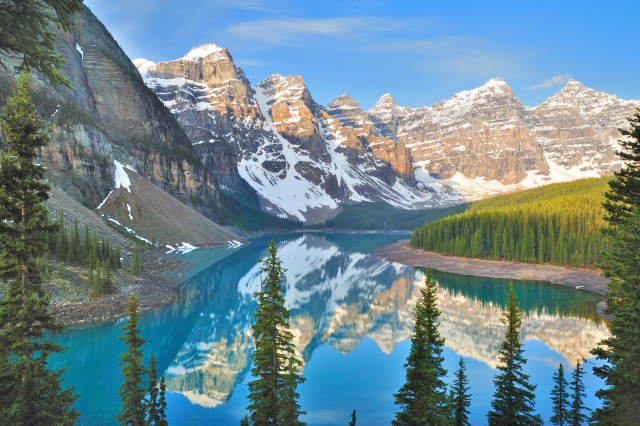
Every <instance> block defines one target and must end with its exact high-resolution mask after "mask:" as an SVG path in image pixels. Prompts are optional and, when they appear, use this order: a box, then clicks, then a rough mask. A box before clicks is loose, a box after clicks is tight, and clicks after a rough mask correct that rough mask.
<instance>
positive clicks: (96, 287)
mask: <svg viewBox="0 0 640 426" xmlns="http://www.w3.org/2000/svg"><path fill="white" fill-rule="evenodd" d="M102 293H103V291H102V277H101V274H100V261H99V260H98V259H96V270H95V273H94V274H93V294H94V295H96V296H100V295H102Z"/></svg>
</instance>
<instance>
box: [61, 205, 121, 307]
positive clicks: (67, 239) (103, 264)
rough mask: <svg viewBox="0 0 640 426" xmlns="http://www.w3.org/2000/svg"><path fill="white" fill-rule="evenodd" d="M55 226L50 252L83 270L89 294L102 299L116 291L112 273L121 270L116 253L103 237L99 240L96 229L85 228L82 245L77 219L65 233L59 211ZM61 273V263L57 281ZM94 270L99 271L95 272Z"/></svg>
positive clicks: (62, 216) (65, 229) (62, 213)
mask: <svg viewBox="0 0 640 426" xmlns="http://www.w3.org/2000/svg"><path fill="white" fill-rule="evenodd" d="M57 226H58V232H57V234H56V238H55V240H54V241H55V243H52V242H51V241H50V243H49V252H50V253H51V254H52V255H53V256H54V257H55V258H56V259H58V260H59V261H60V262H66V263H68V264H72V265H75V266H83V267H86V268H87V272H88V275H89V286H88V287H89V290H90V293H91V294H92V295H94V296H102V295H104V294H108V293H113V292H114V291H115V285H114V282H113V272H114V271H116V270H117V269H118V268H119V267H120V262H119V261H118V250H117V249H115V248H112V247H111V246H110V243H109V241H108V240H107V239H106V238H103V239H102V241H99V240H98V237H97V232H96V230H95V229H94V230H93V232H90V231H89V228H88V227H85V232H84V242H81V241H80V230H79V228H78V219H77V218H76V219H75V220H74V225H73V228H72V229H71V230H68V229H67V228H66V226H65V224H64V212H63V210H62V209H60V214H59V218H58V222H57ZM92 235H93V236H92ZM65 253H66V254H65ZM98 265H99V266H100V268H99V269H98ZM61 270H62V264H60V278H62V275H61V274H62V272H61ZM96 271H99V272H98V273H96Z"/></svg>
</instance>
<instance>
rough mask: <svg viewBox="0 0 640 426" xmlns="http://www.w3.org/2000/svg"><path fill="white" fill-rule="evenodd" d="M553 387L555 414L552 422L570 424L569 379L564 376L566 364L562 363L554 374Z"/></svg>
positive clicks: (563, 425)
mask: <svg viewBox="0 0 640 426" xmlns="http://www.w3.org/2000/svg"><path fill="white" fill-rule="evenodd" d="M553 383H554V385H553V389H552V390H551V402H552V403H553V409H552V411H553V416H551V419H550V420H551V423H552V424H554V425H558V426H565V425H567V424H569V419H568V417H569V416H568V415H569V413H568V408H569V401H568V396H569V394H568V393H567V387H568V386H569V384H568V383H567V379H565V377H564V366H563V365H562V364H560V365H559V366H558V370H557V371H556V372H555V373H554V374H553Z"/></svg>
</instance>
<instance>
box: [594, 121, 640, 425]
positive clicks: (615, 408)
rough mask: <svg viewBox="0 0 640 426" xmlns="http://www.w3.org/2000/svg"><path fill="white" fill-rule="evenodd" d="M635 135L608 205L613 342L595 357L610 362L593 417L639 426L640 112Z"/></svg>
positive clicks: (628, 139) (629, 135)
mask: <svg viewBox="0 0 640 426" xmlns="http://www.w3.org/2000/svg"><path fill="white" fill-rule="evenodd" d="M630 123H631V128H630V130H622V129H621V130H622V134H623V135H624V136H625V139H623V140H621V141H620V144H621V145H622V146H623V148H624V151H621V152H618V153H617V154H618V155H619V156H620V157H621V158H622V159H623V160H624V161H625V162H626V165H625V167H624V168H623V169H622V170H621V171H620V172H618V173H616V174H615V178H614V179H613V180H611V182H610V183H609V191H608V192H607V193H606V194H605V201H604V203H603V204H602V205H603V207H604V210H605V217H604V219H605V220H606V222H607V227H606V228H604V229H603V233H604V234H605V235H606V236H607V237H608V238H609V241H610V245H609V250H608V251H607V252H606V253H604V262H603V263H602V269H603V271H604V275H605V276H606V277H608V278H609V279H610V282H609V284H607V290H608V291H609V292H608V295H607V308H606V309H605V313H606V314H608V315H612V316H613V319H612V320H611V321H610V322H609V324H608V325H609V331H610V332H611V337H609V338H608V339H604V340H603V341H602V342H600V345H601V346H600V347H598V348H595V349H594V350H593V351H592V353H593V354H594V355H596V356H597V357H598V358H599V359H601V360H604V361H606V363H605V365H603V366H602V367H594V369H593V371H594V373H595V375H597V376H598V377H600V378H602V379H604V380H605V383H606V388H605V389H600V390H598V391H597V392H596V396H598V398H600V399H602V403H603V405H602V408H599V409H597V410H595V411H594V412H593V416H592V420H593V421H594V422H595V423H596V424H611V425H615V424H633V423H636V422H638V420H639V419H640V403H638V395H640V256H638V253H639V247H640V111H638V112H636V114H635V115H634V116H633V117H632V118H631V119H630Z"/></svg>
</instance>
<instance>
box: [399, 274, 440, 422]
mask: <svg viewBox="0 0 640 426" xmlns="http://www.w3.org/2000/svg"><path fill="white" fill-rule="evenodd" d="M424 283H425V287H424V288H423V289H421V290H420V292H421V293H422V297H421V298H420V300H419V301H418V302H417V303H416V309H415V311H414V314H413V316H414V319H415V324H414V327H413V335H412V336H411V349H410V351H409V356H408V357H407V362H406V364H405V369H406V382H405V384H404V385H403V386H402V387H401V388H400V390H399V391H398V393H396V394H395V395H394V396H395V404H396V405H398V406H399V407H400V411H398V412H397V413H396V417H395V419H393V421H392V424H394V425H424V424H443V423H446V422H447V421H448V420H449V418H450V412H449V408H450V406H449V404H448V398H447V389H446V384H445V383H444V380H443V378H444V377H445V376H446V374H447V370H445V369H444V368H443V367H442V363H443V362H444V356H443V355H442V349H443V347H444V338H442V337H441V336H440V332H439V331H438V317H439V316H440V311H439V310H438V307H437V294H436V291H437V283H436V282H435V281H434V280H433V279H432V277H431V268H427V272H426V275H425V279H424Z"/></svg>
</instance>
